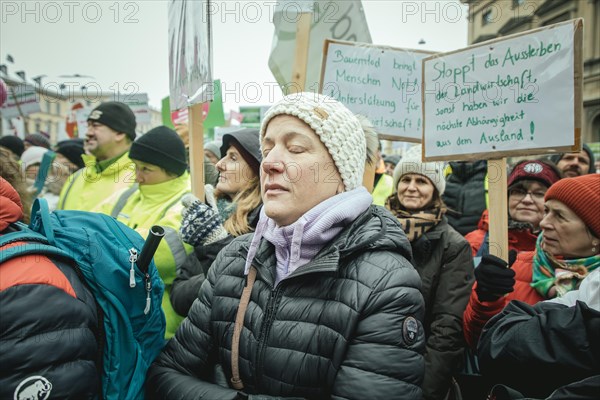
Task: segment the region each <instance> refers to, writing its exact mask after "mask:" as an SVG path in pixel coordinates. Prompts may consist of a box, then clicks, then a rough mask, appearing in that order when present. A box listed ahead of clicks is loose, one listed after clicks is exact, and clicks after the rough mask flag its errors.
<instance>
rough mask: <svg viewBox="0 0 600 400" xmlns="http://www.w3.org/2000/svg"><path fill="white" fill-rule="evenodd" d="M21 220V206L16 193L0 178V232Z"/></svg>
mask: <svg viewBox="0 0 600 400" xmlns="http://www.w3.org/2000/svg"><path fill="white" fill-rule="evenodd" d="M21 218H23V205H22V204H21V198H20V197H19V194H18V193H17V191H16V190H15V189H14V188H13V187H12V186H11V184H10V183H8V181H7V180H6V179H4V178H2V177H0V232H2V231H3V230H5V229H6V228H7V227H8V225H10V224H11V223H13V222H17V221H18V220H20V219H21Z"/></svg>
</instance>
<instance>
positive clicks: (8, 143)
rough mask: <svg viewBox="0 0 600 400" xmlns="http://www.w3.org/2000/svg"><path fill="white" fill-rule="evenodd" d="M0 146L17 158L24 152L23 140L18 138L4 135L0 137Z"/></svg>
mask: <svg viewBox="0 0 600 400" xmlns="http://www.w3.org/2000/svg"><path fill="white" fill-rule="evenodd" d="M0 146H2V147H6V148H7V149H9V150H10V151H11V152H12V153H13V154H14V155H16V156H17V158H21V154H23V152H24V151H25V145H24V144H23V140H21V138H20V137H18V136H13V135H6V136H2V137H0Z"/></svg>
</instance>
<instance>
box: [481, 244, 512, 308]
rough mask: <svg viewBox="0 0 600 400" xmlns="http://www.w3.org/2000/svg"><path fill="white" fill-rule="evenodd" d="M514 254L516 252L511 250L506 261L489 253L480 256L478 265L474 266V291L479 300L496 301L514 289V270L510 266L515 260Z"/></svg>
mask: <svg viewBox="0 0 600 400" xmlns="http://www.w3.org/2000/svg"><path fill="white" fill-rule="evenodd" d="M516 255H517V252H516V251H514V250H511V251H510V252H509V254H508V259H509V262H508V263H507V262H506V261H504V260H503V259H501V258H498V257H496V256H493V255H491V254H490V255H485V256H483V257H482V258H481V262H480V263H479V266H478V267H477V268H475V279H476V280H477V288H476V289H475V293H477V298H478V299H479V301H496V300H498V299H499V298H500V297H502V296H504V295H505V294H507V293H510V292H512V291H513V290H515V289H514V286H515V271H513V270H512V269H510V267H511V266H512V264H513V263H514V262H515V259H516Z"/></svg>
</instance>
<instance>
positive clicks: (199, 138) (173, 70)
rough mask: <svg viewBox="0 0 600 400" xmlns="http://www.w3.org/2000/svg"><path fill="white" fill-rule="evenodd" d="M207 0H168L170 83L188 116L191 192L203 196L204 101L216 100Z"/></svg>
mask: <svg viewBox="0 0 600 400" xmlns="http://www.w3.org/2000/svg"><path fill="white" fill-rule="evenodd" d="M209 7H210V2H209V1H208V0H195V1H192V0H178V1H174V0H172V1H169V84H170V85H169V86H170V107H171V110H172V111H175V110H180V109H182V108H185V107H189V109H188V117H189V143H190V152H189V154H190V171H191V175H192V191H193V192H194V194H195V195H196V196H197V197H198V198H200V199H203V198H204V160H203V157H201V156H200V155H201V154H203V152H202V148H203V147H204V145H203V140H204V134H203V130H204V128H203V119H204V117H203V103H206V102H209V101H211V100H212V99H213V97H214V93H213V81H212V32H211V18H210V15H211V13H210V11H209Z"/></svg>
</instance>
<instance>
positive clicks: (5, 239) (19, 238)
mask: <svg viewBox="0 0 600 400" xmlns="http://www.w3.org/2000/svg"><path fill="white" fill-rule="evenodd" d="M12 242H38V243H43V244H48V240H47V239H46V237H45V236H44V235H42V234H40V233H37V232H33V231H31V230H26V231H17V232H10V233H6V234H3V235H2V236H0V247H4V246H6V245H7V244H9V243H12Z"/></svg>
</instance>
